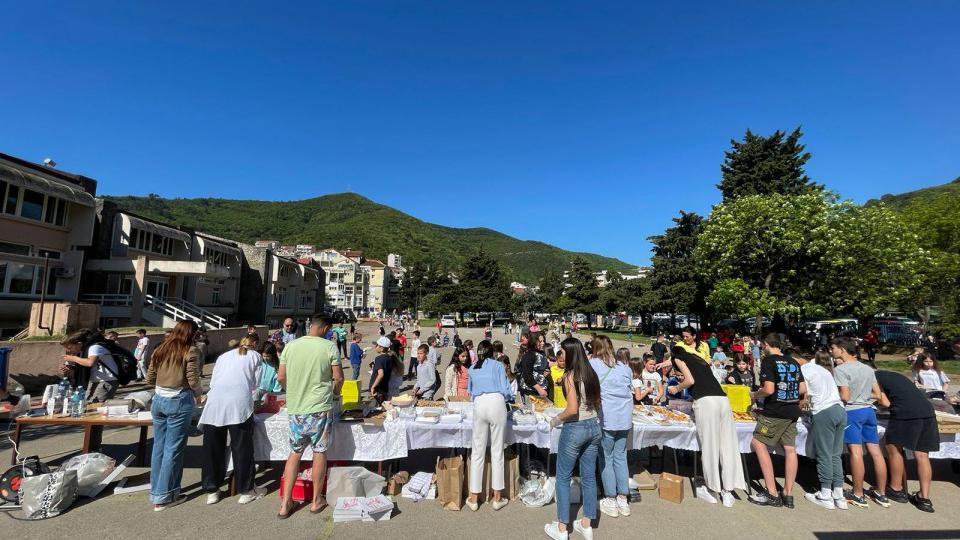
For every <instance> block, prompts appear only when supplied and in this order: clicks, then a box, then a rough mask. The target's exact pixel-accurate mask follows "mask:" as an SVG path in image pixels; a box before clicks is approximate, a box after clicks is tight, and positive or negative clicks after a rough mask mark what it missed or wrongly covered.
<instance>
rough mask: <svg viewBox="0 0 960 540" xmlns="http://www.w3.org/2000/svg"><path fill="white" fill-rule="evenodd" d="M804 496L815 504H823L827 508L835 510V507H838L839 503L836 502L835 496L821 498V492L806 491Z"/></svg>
mask: <svg viewBox="0 0 960 540" xmlns="http://www.w3.org/2000/svg"><path fill="white" fill-rule="evenodd" d="M803 496H804V497H805V498H806V499H807V500H808V501H810V502H812V503H813V504H815V505H817V506H822V507H824V508H826V509H827V510H833V509H834V508H836V507H837V505H836V504H834V501H833V497H830V498H829V499H821V498H820V494H819V493H804V494H803ZM843 502H847V501H843Z"/></svg>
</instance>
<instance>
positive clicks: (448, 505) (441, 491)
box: [437, 456, 466, 512]
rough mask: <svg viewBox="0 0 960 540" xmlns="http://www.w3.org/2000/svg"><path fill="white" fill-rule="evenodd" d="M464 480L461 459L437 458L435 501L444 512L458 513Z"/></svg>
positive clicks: (463, 489) (463, 468) (460, 506)
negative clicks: (453, 511)
mask: <svg viewBox="0 0 960 540" xmlns="http://www.w3.org/2000/svg"><path fill="white" fill-rule="evenodd" d="M465 478H466V474H465V467H464V463H463V458H462V457H460V456H454V457H449V458H442V459H440V458H437V499H439V500H440V506H441V507H443V509H444V510H455V511H458V512H459V511H460V508H462V507H463V499H464V492H465V491H466V489H465V486H464V480H465Z"/></svg>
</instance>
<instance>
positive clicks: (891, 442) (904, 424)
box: [876, 371, 940, 512]
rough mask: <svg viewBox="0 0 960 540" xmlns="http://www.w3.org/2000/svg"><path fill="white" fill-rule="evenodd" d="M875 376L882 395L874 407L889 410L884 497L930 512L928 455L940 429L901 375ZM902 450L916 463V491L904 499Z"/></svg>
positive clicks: (935, 447) (937, 446)
mask: <svg viewBox="0 0 960 540" xmlns="http://www.w3.org/2000/svg"><path fill="white" fill-rule="evenodd" d="M876 376H877V384H878V385H879V386H880V390H881V392H882V393H881V394H880V400H879V401H878V402H877V405H879V406H881V407H885V408H887V409H889V410H890V422H889V423H888V424H887V432H886V435H885V439H886V446H887V463H888V464H889V465H890V484H889V485H888V486H887V497H889V498H890V499H892V500H894V501H896V502H899V503H905V502H907V501H909V502H910V503H912V504H913V505H914V506H916V507H917V508H918V509H920V510H923V511H924V512H933V503H931V502H930V484H931V482H932V481H933V470H932V469H931V466H930V454H929V452H937V451H939V450H940V429H939V427H938V426H937V415H936V413H934V410H933V405H932V404H931V403H930V401H929V400H928V399H927V397H926V396H925V395H924V394H923V392H922V391H921V390H920V389H918V388H917V386H916V385H915V384H914V383H913V382H912V381H911V380H910V379H908V378H906V377H904V376H903V375H900V374H899V373H893V372H892V371H877V372H876ZM904 450H912V451H913V455H914V457H915V458H916V460H917V478H919V480H920V491H919V492H917V493H915V494H913V495H907V486H906V485H905V482H906V477H907V475H906V468H905V464H904V460H903V455H904V452H903V451H904ZM896 486H900V488H897V487H896Z"/></svg>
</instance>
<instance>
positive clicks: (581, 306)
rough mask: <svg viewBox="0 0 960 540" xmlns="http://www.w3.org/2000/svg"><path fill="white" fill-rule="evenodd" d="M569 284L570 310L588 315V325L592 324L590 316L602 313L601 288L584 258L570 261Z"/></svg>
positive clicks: (567, 292) (567, 290) (567, 291)
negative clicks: (599, 301) (600, 303)
mask: <svg viewBox="0 0 960 540" xmlns="http://www.w3.org/2000/svg"><path fill="white" fill-rule="evenodd" d="M568 276H569V277H568V279H567V282H568V283H569V284H570V286H569V287H567V289H566V295H565V298H566V299H568V300H569V302H568V303H567V305H568V306H569V309H571V310H573V311H576V312H579V313H584V314H586V315H587V321H588V322H587V325H588V326H589V325H590V324H591V323H590V315H593V314H596V313H598V312H600V311H601V309H600V306H598V305H597V304H598V302H597V301H598V300H599V299H600V286H599V285H598V284H597V278H596V276H594V275H593V270H591V269H590V265H589V263H587V260H586V259H584V258H583V257H581V256H579V255H577V256H576V257H574V258H573V260H572V261H570V273H569V274H568Z"/></svg>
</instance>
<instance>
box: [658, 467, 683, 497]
mask: <svg viewBox="0 0 960 540" xmlns="http://www.w3.org/2000/svg"><path fill="white" fill-rule="evenodd" d="M683 480H684V479H683V477H682V476H677V475H675V474H671V473H668V472H665V473H661V474H660V498H661V499H664V500H667V501H670V502H675V503H677V504H680V503H682V502H683Z"/></svg>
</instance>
